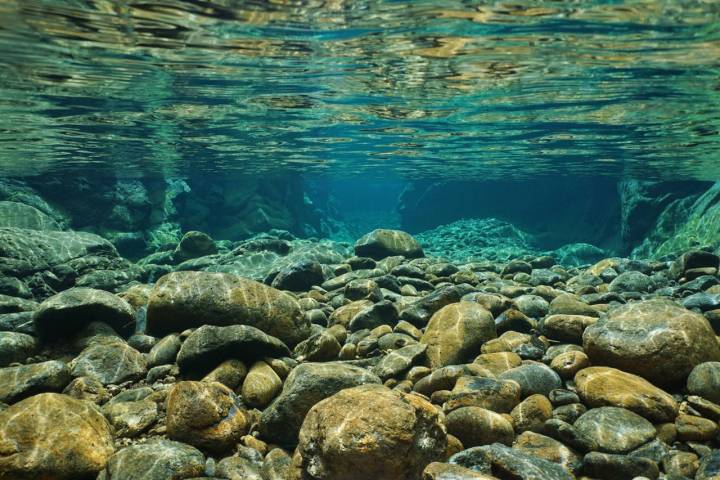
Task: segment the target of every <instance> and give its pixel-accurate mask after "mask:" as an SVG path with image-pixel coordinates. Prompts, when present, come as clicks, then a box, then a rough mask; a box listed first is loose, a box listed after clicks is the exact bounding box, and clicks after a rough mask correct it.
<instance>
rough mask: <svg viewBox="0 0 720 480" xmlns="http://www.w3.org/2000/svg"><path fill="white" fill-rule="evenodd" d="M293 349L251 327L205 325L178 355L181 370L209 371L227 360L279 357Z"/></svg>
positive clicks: (186, 341)
mask: <svg viewBox="0 0 720 480" xmlns="http://www.w3.org/2000/svg"><path fill="white" fill-rule="evenodd" d="M289 355H290V350H288V348H287V346H285V344H284V343H282V342H281V341H280V340H279V339H277V338H275V337H272V336H270V335H268V334H266V333H264V332H263V331H261V330H259V329H257V328H255V327H251V326H248V325H230V326H228V327H216V326H213V325H204V326H202V327H200V328H198V329H197V330H195V331H194V332H192V333H191V334H190V336H189V337H188V338H187V339H186V340H185V341H184V342H183V344H182V347H181V348H180V352H179V353H178V356H177V364H178V366H179V367H180V370H181V371H193V372H200V373H202V372H208V371H210V370H211V369H212V368H215V367H216V366H217V365H219V364H220V363H221V362H223V361H224V360H227V359H230V358H239V359H241V360H257V359H260V358H263V357H272V358H280V357H286V356H289Z"/></svg>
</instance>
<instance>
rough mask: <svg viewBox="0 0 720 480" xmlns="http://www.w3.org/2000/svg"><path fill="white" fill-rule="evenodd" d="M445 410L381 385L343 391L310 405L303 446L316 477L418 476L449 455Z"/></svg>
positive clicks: (405, 479) (406, 479)
mask: <svg viewBox="0 0 720 480" xmlns="http://www.w3.org/2000/svg"><path fill="white" fill-rule="evenodd" d="M446 446H447V433H446V431H445V426H444V422H443V415H442V413H441V412H439V411H438V410H437V409H436V408H435V407H433V406H432V405H431V404H430V403H429V402H427V401H426V400H424V399H423V398H421V397H420V396H418V395H415V394H402V393H400V392H397V391H393V390H389V389H387V388H386V387H382V386H376V385H363V386H359V387H354V388H349V389H346V390H342V391H340V392H339V393H336V394H335V395H333V396H331V397H329V398H326V399H325V400H323V401H321V402H319V403H318V404H316V405H315V406H314V407H313V408H311V409H310V411H309V412H308V414H307V416H306V417H305V421H304V422H303V425H302V427H301V429H300V442H299V445H298V449H299V452H300V455H301V457H302V466H303V470H304V471H305V472H306V474H307V475H309V476H310V477H311V478H316V479H319V480H322V479H339V478H352V479H353V480H377V479H379V478H392V479H397V480H415V479H417V478H418V477H420V475H421V473H422V471H423V470H424V469H425V467H426V466H427V465H428V464H429V463H431V462H433V461H440V460H442V459H444V458H445V450H446Z"/></svg>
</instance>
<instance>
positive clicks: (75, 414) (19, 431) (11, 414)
mask: <svg viewBox="0 0 720 480" xmlns="http://www.w3.org/2000/svg"><path fill="white" fill-rule="evenodd" d="M113 451H114V447H113V438H112V430H111V428H110V425H109V424H108V422H107V420H105V417H103V416H102V414H101V413H100V412H99V411H98V410H97V409H96V407H95V406H94V405H93V404H91V403H90V402H85V401H82V400H76V399H74V398H72V397H70V396H68V395H61V394H57V393H42V394H40V395H35V396H34V397H31V398H28V399H25V400H23V401H22V402H19V403H16V404H15V405H12V406H11V407H8V408H6V409H5V410H2V411H0V480H39V479H53V480H77V479H85V478H95V475H97V473H98V472H99V471H100V470H102V469H103V468H105V464H106V463H107V461H108V458H110V456H111V455H112V454H113Z"/></svg>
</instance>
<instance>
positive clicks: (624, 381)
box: [575, 367, 678, 422]
mask: <svg viewBox="0 0 720 480" xmlns="http://www.w3.org/2000/svg"><path fill="white" fill-rule="evenodd" d="M575 384H576V386H577V392H578V394H579V395H580V397H581V398H582V399H583V401H584V402H585V403H586V404H587V405H589V406H590V407H606V406H610V407H621V408H627V409H628V410H631V411H633V412H635V413H637V414H638V415H641V416H643V417H645V418H647V419H648V420H651V421H653V422H667V421H672V420H673V419H674V418H675V417H676V416H677V413H678V404H677V402H676V401H675V400H674V399H673V397H672V395H670V394H668V393H666V392H665V391H663V390H661V389H660V388H658V387H656V386H654V385H653V384H651V383H650V382H648V381H647V380H645V379H644V378H642V377H639V376H637V375H633V374H632V373H627V372H623V371H620V370H618V369H615V368H610V367H590V368H585V369H583V370H581V371H579V372H578V373H577V375H575Z"/></svg>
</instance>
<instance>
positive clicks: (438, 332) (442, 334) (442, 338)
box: [420, 302, 497, 368]
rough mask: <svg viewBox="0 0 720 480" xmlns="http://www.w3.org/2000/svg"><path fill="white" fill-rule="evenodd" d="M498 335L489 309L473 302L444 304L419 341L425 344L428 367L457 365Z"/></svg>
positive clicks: (432, 318) (431, 319)
mask: <svg viewBox="0 0 720 480" xmlns="http://www.w3.org/2000/svg"><path fill="white" fill-rule="evenodd" d="M496 337H497V333H496V332H495V321H494V320H493V316H492V314H491V313H490V312H488V311H487V310H485V308H483V307H482V306H480V305H479V304H477V303H475V302H458V303H452V304H450V305H446V306H444V307H443V308H441V309H440V310H438V311H437V312H435V314H433V316H432V317H431V318H430V322H428V326H427V329H426V330H425V334H424V335H423V336H422V338H421V339H420V343H423V344H426V345H427V346H428V347H427V350H426V355H427V358H428V363H429V364H430V367H431V368H440V367H444V366H446V365H457V364H459V363H464V362H466V361H467V360H469V357H472V356H476V355H477V354H478V353H480V346H481V345H482V344H483V343H485V342H486V341H488V340H491V339H493V338H496Z"/></svg>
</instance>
